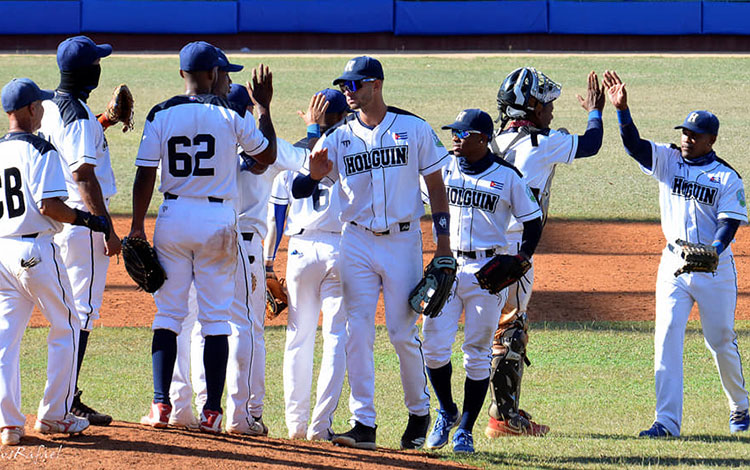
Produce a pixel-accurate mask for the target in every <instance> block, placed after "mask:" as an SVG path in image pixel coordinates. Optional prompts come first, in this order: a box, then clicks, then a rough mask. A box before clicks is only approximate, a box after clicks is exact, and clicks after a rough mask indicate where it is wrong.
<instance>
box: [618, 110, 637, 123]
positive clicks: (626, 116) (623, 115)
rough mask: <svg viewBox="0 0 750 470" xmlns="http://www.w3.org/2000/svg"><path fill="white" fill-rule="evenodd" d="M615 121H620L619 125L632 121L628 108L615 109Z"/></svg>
mask: <svg viewBox="0 0 750 470" xmlns="http://www.w3.org/2000/svg"><path fill="white" fill-rule="evenodd" d="M617 121H618V122H619V123H620V125H621V126H626V125H628V124H630V123H631V122H633V117H632V116H630V108H628V109H623V110H622V111H621V110H619V109H618V110H617Z"/></svg>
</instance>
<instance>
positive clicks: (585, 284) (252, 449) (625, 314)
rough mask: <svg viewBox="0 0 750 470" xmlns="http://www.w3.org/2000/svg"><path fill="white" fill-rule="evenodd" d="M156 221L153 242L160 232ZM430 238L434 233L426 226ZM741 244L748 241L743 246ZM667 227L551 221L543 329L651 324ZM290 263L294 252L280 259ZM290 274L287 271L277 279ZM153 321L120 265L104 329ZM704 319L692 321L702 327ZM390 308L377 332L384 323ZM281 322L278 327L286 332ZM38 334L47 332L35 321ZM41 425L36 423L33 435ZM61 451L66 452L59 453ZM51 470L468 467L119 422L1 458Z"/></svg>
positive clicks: (744, 299) (418, 456) (542, 250)
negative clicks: (551, 324) (548, 324)
mask: <svg viewBox="0 0 750 470" xmlns="http://www.w3.org/2000/svg"><path fill="white" fill-rule="evenodd" d="M153 222H154V221H153V219H149V221H148V223H149V225H148V226H147V233H152V232H153ZM116 223H117V231H118V233H119V234H120V235H125V234H127V233H128V230H127V229H128V227H129V220H126V219H125V218H118V219H117V220H116ZM423 232H424V233H425V234H429V233H430V231H429V226H428V225H427V223H424V224H423ZM740 239H742V236H740ZM663 243H664V242H663V239H662V235H661V229H660V227H659V225H658V224H647V223H591V222H569V221H556V220H553V221H550V222H549V224H548V225H547V227H546V228H545V233H544V236H543V237H542V243H541V245H540V247H539V250H538V252H537V255H536V256H535V264H536V268H535V269H536V283H535V286H534V296H533V297H532V301H531V304H530V306H529V317H530V318H531V320H532V321H534V322H539V321H561V320H562V321H577V320H583V321H593V320H614V321H618V320H652V319H653V317H654V313H653V311H654V295H653V285H654V282H655V280H656V268H657V265H658V262H659V254H660V250H661V247H662V246H663ZM424 246H425V259H430V258H431V257H432V251H433V250H434V243H432V240H431V236H429V235H426V236H425V240H424ZM745 246H747V245H743V244H742V243H740V244H738V245H735V247H734V251H735V254H736V259H737V267H738V271H739V273H740V275H739V278H740V284H739V289H740V296H739V305H738V309H737V312H738V313H737V318H742V319H749V318H750V313H748V310H749V309H748V307H750V302H749V300H748V296H747V294H746V292H748V289H749V288H750V276H746V275H743V273H746V272H747V269H745V268H746V265H747V259H748V256H747V255H748V249H747V248H745ZM285 258H286V243H284V244H282V248H281V250H280V254H279V259H280V261H283V260H284V259H285ZM284 267H285V264H284V263H283V262H281V263H279V265H278V267H277V272H278V273H283V272H284ZM153 314H154V302H153V299H152V298H151V296H150V295H148V294H145V293H143V292H138V291H136V289H135V287H134V284H133V282H132V281H131V280H130V278H129V277H128V276H127V273H126V272H125V269H124V267H123V265H122V262H120V264H116V263H115V262H113V263H112V265H111V267H110V270H109V277H108V280H107V289H106V291H105V294H104V307H103V308H102V320H101V321H100V322H99V324H98V325H97V326H100V325H102V326H112V327H115V326H148V325H150V323H151V320H152V318H153ZM695 315H696V312H695V311H694V312H693V315H692V317H693V318H695ZM382 320H383V315H382V305H381V307H380V308H379V313H378V322H380V323H382ZM284 321H285V316H283V315H282V316H281V317H280V318H279V319H278V320H276V321H274V324H283V323H284ZM32 324H33V325H37V326H40V325H44V319H43V318H42V317H41V316H40V315H39V314H38V313H35V314H34V316H33V318H32ZM32 425H33V423H32V422H29V423H27V430H30V429H31V428H32ZM60 446H62V447H60ZM30 464H31V465H35V466H36V465H41V464H43V465H44V466H46V467H48V468H101V469H113V468H117V467H119V468H130V467H133V468H139V469H140V468H155V469H156V468H158V469H159V470H166V469H172V468H175V469H177V468H180V469H181V468H188V467H196V468H220V469H225V468H226V469H229V468H236V467H238V466H245V465H251V466H252V467H253V468H262V469H279V468H310V469H341V470H343V469H367V470H375V469H404V470H407V469H428V468H430V469H457V468H467V467H465V466H462V465H459V464H455V463H451V462H445V461H442V460H438V459H436V458H435V457H434V456H432V455H431V454H428V453H425V452H399V451H395V450H390V449H379V450H378V451H372V452H371V451H357V450H351V449H343V448H338V447H334V446H332V445H330V444H328V443H310V442H306V441H287V440H282V439H270V438H265V439H263V438H252V439H251V438H237V437H232V436H224V435H222V436H207V435H205V434H199V433H191V432H187V431H177V430H175V431H155V430H151V429H147V428H143V427H141V426H139V425H136V424H132V423H122V422H115V423H113V424H112V426H109V427H107V428H91V429H90V430H88V431H86V433H85V434H84V435H82V436H78V437H74V438H72V439H65V440H52V439H49V438H47V437H46V436H41V435H38V434H35V433H33V432H32V433H31V435H30V436H28V437H27V438H26V440H25V441H24V446H23V447H19V448H10V447H5V448H0V468H22V467H28V466H29V465H30Z"/></svg>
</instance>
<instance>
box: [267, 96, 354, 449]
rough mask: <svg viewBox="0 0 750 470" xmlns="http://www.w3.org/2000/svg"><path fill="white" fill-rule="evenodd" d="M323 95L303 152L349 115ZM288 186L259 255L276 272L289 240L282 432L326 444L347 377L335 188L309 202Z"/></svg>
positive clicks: (288, 181) (290, 176) (277, 194)
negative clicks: (318, 341) (318, 336)
mask: <svg viewBox="0 0 750 470" xmlns="http://www.w3.org/2000/svg"><path fill="white" fill-rule="evenodd" d="M321 95H322V96H325V98H326V101H327V103H328V108H327V109H326V112H325V114H323V119H322V122H321V123H320V124H318V127H315V126H311V125H308V129H309V134H308V137H309V138H306V139H303V140H301V141H300V142H298V143H297V144H295V145H298V146H299V145H305V146H306V145H307V144H309V143H310V140H311V139H317V136H319V135H320V132H323V133H325V132H326V131H327V130H328V129H329V128H331V127H332V126H333V125H335V124H336V123H338V122H339V121H341V120H342V119H343V118H344V117H345V115H346V113H347V111H348V109H349V108H348V106H347V104H346V98H345V97H344V95H343V94H342V93H341V92H340V91H338V90H332V89H330V88H327V89H325V90H322V91H320V92H318V94H317V95H316V96H321ZM311 127H312V128H311ZM293 181H294V172H291V171H287V172H284V173H281V174H280V175H279V176H277V177H276V179H275V180H274V185H273V190H272V191H271V203H272V204H271V205H272V206H273V210H272V211H270V212H269V214H270V219H269V220H271V219H273V220H274V221H275V224H270V226H271V227H274V225H275V227H274V229H273V230H269V233H268V236H267V237H266V242H265V247H266V248H265V250H264V251H265V255H266V271H267V272H273V264H274V259H275V255H276V249H277V248H278V244H279V242H280V241H281V233H282V232H283V233H284V234H285V235H287V236H289V237H290V238H289V247H288V249H287V253H288V256H287V267H286V281H287V290H288V292H289V314H288V318H287V328H286V346H285V349H284V403H285V405H286V413H285V415H286V425H287V429H288V432H289V437H290V438H292V439H305V438H307V439H309V440H331V438H332V436H333V432H332V430H331V426H332V423H333V413H334V411H335V410H336V406H337V405H338V401H339V397H340V396H341V387H342V385H343V383H344V376H345V374H346V359H345V358H346V314H345V311H344V309H343V303H342V294H341V279H340V275H339V268H338V252H339V242H340V239H341V222H340V221H339V217H338V215H339V212H340V205H339V203H338V197H337V195H336V193H337V191H338V185H337V184H336V185H334V186H333V187H330V188H328V187H325V186H322V185H319V187H318V188H316V189H315V190H314V191H313V194H312V195H311V196H310V197H306V198H303V199H294V198H293V197H292V183H293ZM285 219H286V229H284V222H285ZM276 234H278V236H276ZM321 310H322V313H323V325H322V334H323V358H322V360H321V366H320V374H319V376H318V385H317V391H316V396H317V399H316V403H315V408H314V410H313V414H312V419H311V420H310V426H309V427H308V419H309V416H310V389H311V386H312V373H313V352H314V347H315V333H316V330H317V326H318V318H319V316H320V312H321Z"/></svg>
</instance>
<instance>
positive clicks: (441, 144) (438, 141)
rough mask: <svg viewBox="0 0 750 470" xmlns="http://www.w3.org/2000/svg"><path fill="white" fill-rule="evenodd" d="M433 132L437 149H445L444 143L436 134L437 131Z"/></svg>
mask: <svg viewBox="0 0 750 470" xmlns="http://www.w3.org/2000/svg"><path fill="white" fill-rule="evenodd" d="M431 132H432V140H434V141H435V147H445V145H443V143H442V142H441V141H440V138H439V137H438V136H437V134H435V131H433V130H431Z"/></svg>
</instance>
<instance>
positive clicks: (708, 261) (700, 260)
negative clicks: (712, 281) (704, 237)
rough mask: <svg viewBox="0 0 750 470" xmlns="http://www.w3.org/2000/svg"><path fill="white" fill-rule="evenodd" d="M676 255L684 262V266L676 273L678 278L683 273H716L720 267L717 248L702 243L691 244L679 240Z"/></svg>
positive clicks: (676, 243)
mask: <svg viewBox="0 0 750 470" xmlns="http://www.w3.org/2000/svg"><path fill="white" fill-rule="evenodd" d="M675 245H677V246H676V247H675V248H676V251H675V252H676V254H677V255H679V256H680V258H682V260H683V263H684V264H683V265H682V266H680V269H678V270H677V271H675V273H674V276H675V277H677V276H679V275H680V274H682V273H693V272H698V273H714V272H716V268H717V267H718V266H719V254H718V253H717V252H716V247H715V246H708V245H704V244H702V243H690V242H686V241H684V240H677V241H676V242H675Z"/></svg>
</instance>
